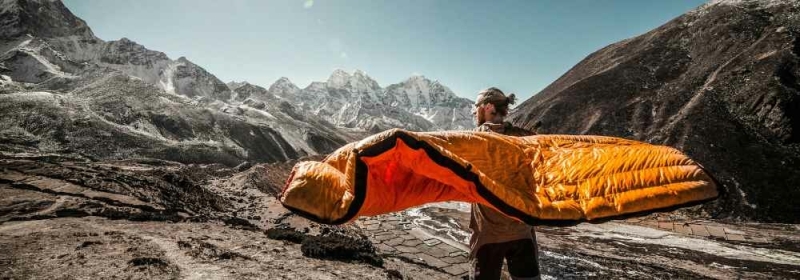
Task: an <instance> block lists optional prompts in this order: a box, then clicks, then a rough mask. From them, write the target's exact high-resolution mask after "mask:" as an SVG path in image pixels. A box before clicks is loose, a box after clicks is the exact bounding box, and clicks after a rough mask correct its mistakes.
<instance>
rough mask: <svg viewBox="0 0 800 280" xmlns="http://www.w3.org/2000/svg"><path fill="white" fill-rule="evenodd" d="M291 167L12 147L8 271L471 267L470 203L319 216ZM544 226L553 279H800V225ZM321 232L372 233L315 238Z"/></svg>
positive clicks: (335, 275)
mask: <svg viewBox="0 0 800 280" xmlns="http://www.w3.org/2000/svg"><path fill="white" fill-rule="evenodd" d="M290 167H291V163H287V164H284V165H280V164H277V165H259V166H255V167H252V168H245V167H242V168H241V169H242V170H234V169H226V168H221V167H213V166H189V167H187V166H184V165H179V164H174V163H167V162H142V161H139V162H136V161H117V162H93V161H89V160H78V159H76V158H63V157H61V156H52V155H51V156H43V155H8V154H5V155H2V157H0V252H3V253H2V254H0V279H45V278H50V279H114V278H125V279H387V278H390V279H391V278H394V279H400V278H402V279H454V278H460V277H461V276H463V275H465V274H466V273H467V271H468V270H469V265H468V261H467V251H466V250H467V249H466V248H467V247H466V245H465V244H464V243H465V242H466V239H467V238H468V236H469V235H468V231H467V230H466V224H467V223H468V210H469V209H468V207H467V206H466V205H464V204H459V203H444V204H435V205H428V206H425V207H420V208H416V209H410V210H406V211H403V212H400V213H393V214H388V215H382V216H378V217H367V218H361V219H359V220H358V221H357V222H355V223H353V224H350V225H346V226H343V227H330V226H324V225H317V224H313V223H310V222H308V221H307V220H305V219H302V218H300V217H297V216H295V215H293V214H291V213H289V212H288V211H287V210H285V209H284V208H283V207H281V206H280V203H278V202H277V201H276V200H275V198H274V195H275V193H276V192H277V191H278V190H279V187H280V183H281V180H283V178H285V173H288V170H289V168H290ZM187 174H188V175H187ZM197 174H202V176H201V175H197ZM265 174H266V175H265ZM259 180H266V182H259ZM154 186H157V188H156V187H154ZM274 229H280V230H282V232H283V233H285V234H284V235H281V236H283V237H281V236H278V235H275V234H272V233H275V232H276V231H272V233H270V230H274ZM536 233H537V239H538V243H539V246H540V255H539V257H540V267H541V269H542V271H543V274H544V277H543V279H575V278H579V279H583V278H601V279H686V278H692V279H705V278H710V279H737V278H744V279H797V278H800V226H797V225H783V224H723V223H719V222H715V221H700V220H685V219H681V218H680V217H678V216H677V215H670V214H669V213H666V214H664V213H662V214H653V215H650V216H645V217H639V218H632V219H627V220H619V221H611V222H606V223H600V224H591V223H583V224H579V225H576V226H572V227H544V226H541V227H537V228H536ZM314 236H333V237H334V238H339V243H342V242H341V240H353V243H355V244H362V241H363V242H366V243H363V244H367V245H365V246H366V247H364V248H366V249H365V251H364V250H362V251H357V250H356V251H352V249H353V248H351V247H348V246H349V245H348V244H335V243H337V242H336V241H335V240H334V239H319V240H317V241H316V243H313V242H306V241H308V240H310V239H311V238H312V237H314ZM342 238H344V239H342ZM351 238H352V239H351ZM304 240H305V241H304ZM326 242H327V243H330V244H327V243H326ZM351 245H352V244H351ZM315 246H316V247H315ZM337 246H339V247H337ZM331 248H333V249H331ZM362 249H363V248H362ZM359 250H361V249H359ZM343 252H349V253H347V254H345V253H343ZM352 252H355V253H353V254H350V253H352ZM354 256H355V257H354ZM375 259H380V260H379V261H377V262H376V261H374V260H375Z"/></svg>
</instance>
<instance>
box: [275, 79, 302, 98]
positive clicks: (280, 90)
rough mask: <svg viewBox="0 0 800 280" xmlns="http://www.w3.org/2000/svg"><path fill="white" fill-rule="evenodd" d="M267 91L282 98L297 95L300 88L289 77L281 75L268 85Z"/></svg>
mask: <svg viewBox="0 0 800 280" xmlns="http://www.w3.org/2000/svg"><path fill="white" fill-rule="evenodd" d="M269 92H270V93H272V94H274V95H277V96H280V97H284V98H291V97H294V96H297V94H298V93H299V92H300V88H299V87H297V86H296V85H295V84H294V83H292V81H290V80H289V78H286V77H281V78H279V79H278V80H277V81H275V82H274V83H272V85H271V86H270V87H269Z"/></svg>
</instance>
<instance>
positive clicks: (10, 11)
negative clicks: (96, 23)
mask: <svg viewBox="0 0 800 280" xmlns="http://www.w3.org/2000/svg"><path fill="white" fill-rule="evenodd" d="M0 27H1V28H0V29H1V30H2V32H0V35H2V37H0V94H2V95H0V98H1V99H2V104H0V106H2V111H0V117H2V120H0V140H2V141H0V142H2V149H3V150H6V151H35V152H54V153H79V154H83V155H84V156H87V157H90V158H128V157H151V158H161V159H169V160H175V161H180V162H204V163H207V162H219V163H224V164H238V163H241V162H242V161H267V162H271V161H283V160H287V159H291V158H297V157H299V156H302V155H306V154H317V153H326V152H329V151H331V150H333V149H335V148H337V147H338V146H340V145H343V144H344V143H346V142H348V141H352V140H354V139H356V138H357V137H358V136H360V135H359V134H358V132H357V131H356V132H353V131H342V130H338V129H336V128H335V127H334V126H333V125H331V124H330V123H327V122H326V121H324V120H322V119H319V118H317V117H315V116H306V115H304V114H302V113H297V112H295V111H294V108H293V107H292V106H291V105H290V104H284V103H281V102H275V101H276V100H274V98H270V96H273V95H272V94H270V93H268V92H267V91H266V90H265V89H263V88H259V87H256V86H253V85H242V86H241V87H237V88H236V91H235V92H234V90H232V89H231V88H229V86H228V85H226V84H224V83H223V82H221V81H220V80H219V79H217V78H216V77H215V76H214V75H212V74H210V73H209V72H207V71H206V70H204V69H203V68H202V67H200V66H198V65H195V64H194V63H192V62H191V61H189V60H187V59H186V58H183V57H181V58H179V59H177V60H171V59H170V58H169V57H167V56H166V55H165V54H164V53H162V52H158V51H153V50H149V49H147V48H145V47H144V46H142V45H139V44H136V43H135V42H133V41H131V40H128V39H126V38H123V39H120V40H117V41H110V42H105V41H103V40H100V39H99V38H97V37H96V36H95V35H94V34H93V33H92V32H91V29H90V28H89V27H88V26H87V25H86V23H85V22H84V21H82V20H81V19H79V18H77V17H76V16H74V15H73V14H72V13H71V12H70V11H69V10H68V9H67V8H66V7H64V5H63V4H62V3H61V2H60V1H50V0H2V2H0ZM258 100H269V102H266V104H261V103H259V102H257V101H258ZM287 105H288V106H287ZM98 144H99V145H98Z"/></svg>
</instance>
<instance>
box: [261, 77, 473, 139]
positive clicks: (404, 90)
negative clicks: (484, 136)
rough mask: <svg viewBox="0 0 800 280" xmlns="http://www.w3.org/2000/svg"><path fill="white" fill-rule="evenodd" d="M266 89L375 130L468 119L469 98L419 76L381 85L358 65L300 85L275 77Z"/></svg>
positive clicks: (453, 126)
mask: <svg viewBox="0 0 800 280" xmlns="http://www.w3.org/2000/svg"><path fill="white" fill-rule="evenodd" d="M268 92H269V93H272V94H273V95H275V96H277V97H278V98H282V99H284V100H286V101H288V102H292V104H294V105H296V106H297V107H298V108H301V109H302V110H304V111H308V112H312V113H313V114H315V115H318V116H321V117H323V118H325V119H326V120H327V121H329V122H331V123H333V124H335V125H337V126H340V127H350V128H362V129H367V130H370V131H373V132H375V131H381V130H385V129H389V128H395V127H399V128H405V129H409V130H417V131H430V130H457V129H468V128H469V127H471V126H472V125H473V124H472V116H471V113H470V110H471V106H472V101H470V100H468V99H465V98H460V97H457V96H456V95H455V94H454V93H453V92H452V91H451V90H450V89H449V88H447V87H446V86H444V85H442V84H441V83H439V82H438V81H431V80H429V79H427V78H425V77H423V76H414V77H411V78H409V79H408V80H406V81H403V82H401V83H397V84H392V85H389V86H388V87H386V88H382V87H381V86H380V85H379V84H378V83H377V82H376V81H375V80H373V79H372V78H371V77H369V76H368V75H367V74H366V73H365V72H363V71H361V70H356V71H354V72H353V74H350V73H347V72H345V71H344V70H335V71H334V72H333V73H332V74H331V75H330V77H329V78H328V80H327V81H325V82H312V83H311V84H309V85H308V86H307V87H306V88H304V89H300V88H298V87H297V86H296V85H294V84H293V83H292V82H291V81H290V80H289V79H287V78H280V79H279V80H278V81H276V82H275V83H273V84H272V85H271V86H270V87H269V90H268Z"/></svg>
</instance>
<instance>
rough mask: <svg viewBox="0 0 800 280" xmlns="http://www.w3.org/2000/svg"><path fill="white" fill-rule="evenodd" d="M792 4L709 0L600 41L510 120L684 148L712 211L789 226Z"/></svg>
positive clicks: (797, 160)
mask: <svg viewBox="0 0 800 280" xmlns="http://www.w3.org/2000/svg"><path fill="white" fill-rule="evenodd" d="M798 14H800V2H797V1H788V0H773V1H747V0H741V1H740V0H729V1H712V2H710V3H708V4H706V5H704V6H701V7H700V8H698V9H696V10H693V11H691V12H688V13H686V14H685V15H682V16H680V17H677V18H675V19H673V20H671V21H670V22H668V23H666V24H664V25H662V26H660V27H658V28H656V29H654V30H652V31H650V32H647V33H645V34H643V35H640V36H637V37H634V38H630V39H626V40H623V41H620V42H617V43H614V44H611V45H609V46H607V47H605V48H602V49H600V50H598V51H596V52H594V53H592V54H591V55H589V56H588V57H586V58H585V59H584V60H583V61H581V62H580V63H578V64H577V65H576V66H575V67H573V68H572V69H570V70H569V71H568V72H567V73H565V74H564V75H563V76H561V77H560V78H559V79H557V80H556V81H555V82H553V83H552V84H550V85H549V86H548V87H546V88H545V89H544V90H542V91H541V92H539V93H538V94H536V95H534V96H533V97H532V98H531V99H529V100H527V101H525V102H524V103H522V104H520V105H519V107H518V108H517V110H516V112H515V113H512V115H511V118H512V119H513V121H514V123H515V124H517V125H520V126H523V127H527V128H532V127H533V126H534V125H535V124H536V123H537V122H541V124H542V126H541V128H540V130H539V131H540V132H544V133H564V134H601V135H613V136H620V137H625V138H631V139H636V140H642V141H646V142H650V143H655V144H666V145H670V146H673V147H676V148H678V149H681V150H683V151H685V152H687V153H688V154H689V155H690V156H692V157H693V158H694V159H696V160H697V161H698V162H700V163H701V164H703V165H704V166H705V167H706V168H707V169H708V170H709V171H710V172H711V174H713V175H715V176H716V178H717V179H718V180H719V181H720V182H721V183H722V185H723V186H724V187H725V189H726V190H727V192H726V194H725V195H724V196H723V197H722V198H721V199H719V200H718V201H716V202H715V203H710V204H706V205H705V206H704V207H702V208H701V209H700V210H701V211H699V212H700V213H706V214H707V215H710V216H712V217H718V218H731V219H737V220H739V219H743V220H759V221H776V222H795V223H796V222H800V220H798V219H800V216H798V215H797V213H800V208H799V206H798V204H796V203H792V202H790V201H795V200H798V199H800V189H799V188H797V187H796V182H798V181H800V168H798V166H800V83H798V81H800V78H799V77H800V18H798V16H797V15H798Z"/></svg>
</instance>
